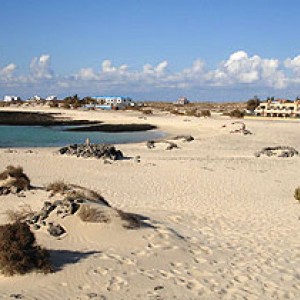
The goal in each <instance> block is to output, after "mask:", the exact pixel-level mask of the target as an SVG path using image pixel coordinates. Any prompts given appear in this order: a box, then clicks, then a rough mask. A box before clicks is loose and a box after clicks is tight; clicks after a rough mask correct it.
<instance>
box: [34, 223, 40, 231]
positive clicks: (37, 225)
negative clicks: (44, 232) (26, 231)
mask: <svg viewBox="0 0 300 300" xmlns="http://www.w3.org/2000/svg"><path fill="white" fill-rule="evenodd" d="M32 228H33V229H34V230H39V229H40V228H41V226H40V225H39V224H34V225H33V226H32Z"/></svg>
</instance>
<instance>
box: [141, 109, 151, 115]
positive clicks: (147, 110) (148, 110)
mask: <svg viewBox="0 0 300 300" xmlns="http://www.w3.org/2000/svg"><path fill="white" fill-rule="evenodd" d="M141 112H142V113H143V114H144V115H152V110H151V109H144V110H141Z"/></svg>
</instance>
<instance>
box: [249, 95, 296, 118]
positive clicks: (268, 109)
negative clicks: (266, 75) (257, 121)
mask: <svg viewBox="0 0 300 300" xmlns="http://www.w3.org/2000/svg"><path fill="white" fill-rule="evenodd" d="M254 115H255V116H262V117H283V118H300V100H295V101H292V100H287V99H276V100H273V101H272V100H267V101H263V102H261V103H260V104H259V106H258V107H256V109H255V110H254Z"/></svg>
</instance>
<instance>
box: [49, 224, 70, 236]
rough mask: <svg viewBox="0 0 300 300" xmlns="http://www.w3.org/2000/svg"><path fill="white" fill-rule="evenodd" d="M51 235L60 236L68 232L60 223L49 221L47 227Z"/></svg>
mask: <svg viewBox="0 0 300 300" xmlns="http://www.w3.org/2000/svg"><path fill="white" fill-rule="evenodd" d="M47 231H48V232H49V234H50V235H52V236H54V237H59V236H61V235H62V234H64V233H65V232H66V230H65V229H64V228H63V227H62V226H60V225H59V224H56V225H55V224H53V223H49V227H48V229H47Z"/></svg>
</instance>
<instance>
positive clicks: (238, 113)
mask: <svg viewBox="0 0 300 300" xmlns="http://www.w3.org/2000/svg"><path fill="white" fill-rule="evenodd" d="M229 116H230V117H231V118H238V119H242V118H244V112H242V111H241V110H239V109H234V110H233V111H231V112H230V113H229Z"/></svg>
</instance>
